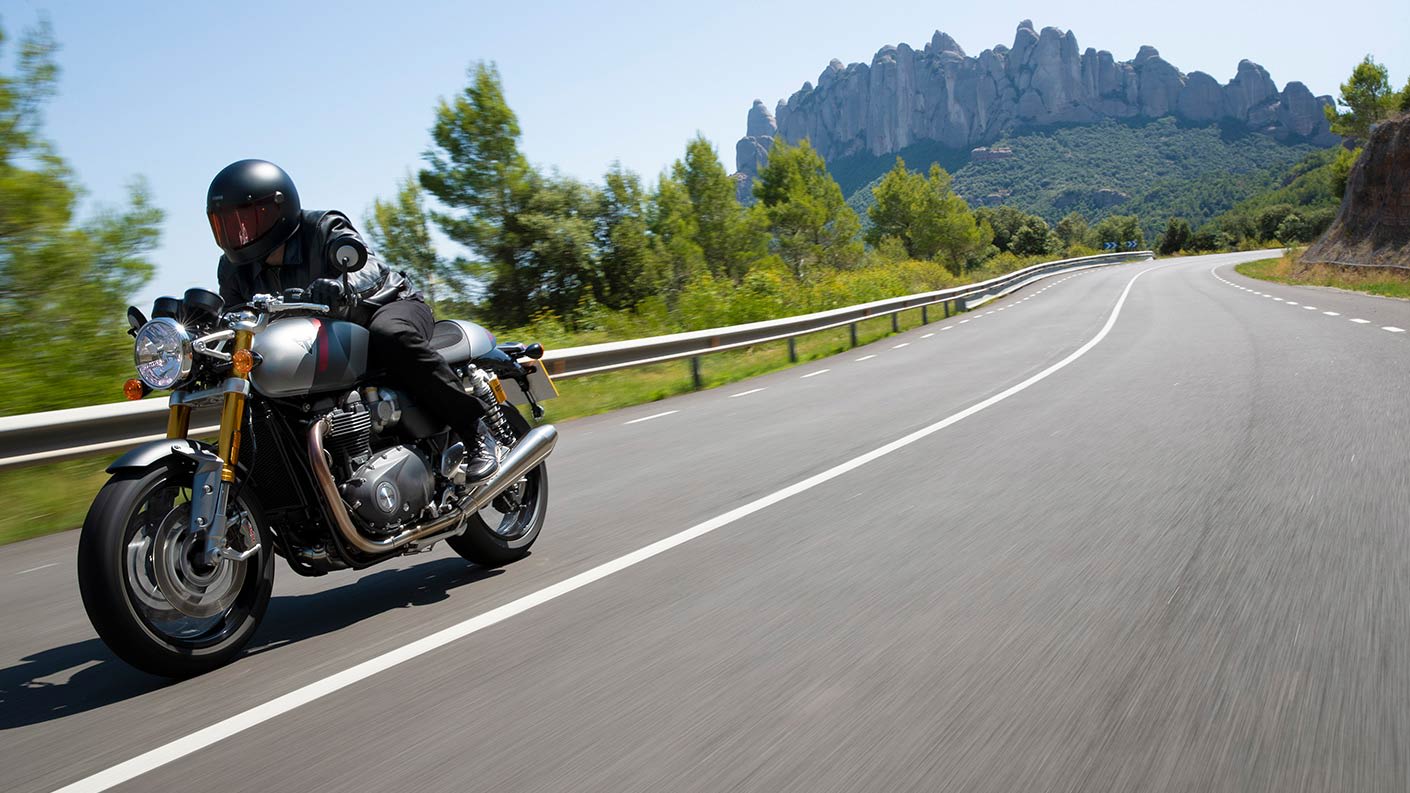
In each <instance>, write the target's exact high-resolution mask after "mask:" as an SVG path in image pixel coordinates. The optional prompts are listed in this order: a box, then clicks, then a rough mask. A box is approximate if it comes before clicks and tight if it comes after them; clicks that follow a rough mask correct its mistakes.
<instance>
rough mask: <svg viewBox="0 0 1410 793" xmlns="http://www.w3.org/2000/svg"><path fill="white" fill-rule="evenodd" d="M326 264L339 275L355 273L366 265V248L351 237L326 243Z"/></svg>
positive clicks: (334, 239) (359, 241)
mask: <svg viewBox="0 0 1410 793" xmlns="http://www.w3.org/2000/svg"><path fill="white" fill-rule="evenodd" d="M327 255H328V263H329V264H331V265H332V266H333V268H334V269H336V270H337V271H338V272H340V273H355V272H357V271H358V270H361V269H362V268H363V266H364V265H366V264H367V246H366V245H364V244H363V243H362V240H360V239H358V238H357V237H353V236H344V237H335V238H333V239H331V240H329V241H328V249H327Z"/></svg>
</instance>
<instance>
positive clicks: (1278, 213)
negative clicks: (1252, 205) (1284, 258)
mask: <svg viewBox="0 0 1410 793" xmlns="http://www.w3.org/2000/svg"><path fill="white" fill-rule="evenodd" d="M1292 211H1293V207H1292V204H1274V205H1273V206H1270V207H1265V208H1264V209H1262V210H1260V211H1259V212H1258V214H1257V215H1256V216H1255V217H1254V225H1255V227H1256V228H1257V231H1258V238H1259V239H1260V240H1275V239H1279V237H1278V226H1280V225H1282V223H1283V219H1284V218H1286V217H1287V216H1288V215H1289V214H1291V213H1292Z"/></svg>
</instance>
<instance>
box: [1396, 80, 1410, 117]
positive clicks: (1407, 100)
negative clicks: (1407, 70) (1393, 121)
mask: <svg viewBox="0 0 1410 793" xmlns="http://www.w3.org/2000/svg"><path fill="white" fill-rule="evenodd" d="M1395 109H1396V110H1399V111H1400V112H1402V113H1410V78H1407V79H1406V80H1405V87H1404V88H1402V89H1400V93H1399V95H1398V96H1397V101H1396V103H1395Z"/></svg>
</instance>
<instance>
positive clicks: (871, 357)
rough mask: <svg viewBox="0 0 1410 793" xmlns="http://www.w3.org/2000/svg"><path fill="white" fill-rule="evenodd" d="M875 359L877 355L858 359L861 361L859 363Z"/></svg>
mask: <svg viewBox="0 0 1410 793" xmlns="http://www.w3.org/2000/svg"><path fill="white" fill-rule="evenodd" d="M875 357H876V356H875V355H863V356H862V357H860V358H858V359H857V360H859V361H870V360H871V359H873V358H875Z"/></svg>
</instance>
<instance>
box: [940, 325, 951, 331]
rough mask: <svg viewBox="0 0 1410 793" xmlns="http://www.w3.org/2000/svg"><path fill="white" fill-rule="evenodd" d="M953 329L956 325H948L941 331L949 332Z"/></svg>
mask: <svg viewBox="0 0 1410 793" xmlns="http://www.w3.org/2000/svg"><path fill="white" fill-rule="evenodd" d="M953 327H954V325H946V326H945V327H943V328H941V329H940V330H949V329H950V328H953Z"/></svg>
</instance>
